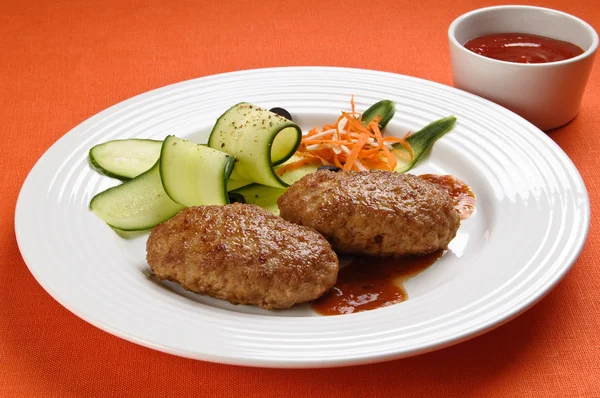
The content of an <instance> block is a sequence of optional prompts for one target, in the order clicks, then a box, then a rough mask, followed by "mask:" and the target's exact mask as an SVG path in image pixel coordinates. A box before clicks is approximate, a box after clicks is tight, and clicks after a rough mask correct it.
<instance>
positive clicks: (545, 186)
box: [15, 67, 589, 367]
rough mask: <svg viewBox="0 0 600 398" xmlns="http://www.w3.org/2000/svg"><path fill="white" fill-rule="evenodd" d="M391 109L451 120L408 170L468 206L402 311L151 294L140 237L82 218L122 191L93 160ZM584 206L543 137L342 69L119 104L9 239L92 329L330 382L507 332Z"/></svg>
mask: <svg viewBox="0 0 600 398" xmlns="http://www.w3.org/2000/svg"><path fill="white" fill-rule="evenodd" d="M352 94H354V95H355V98H356V103H357V107H358V109H359V110H364V109H366V108H367V107H368V106H369V105H370V104H372V103H374V102H376V101H378V100H380V99H391V100H394V101H396V102H397V112H396V116H395V118H394V120H393V121H392V122H391V123H390V125H389V127H388V130H389V131H390V132H395V133H403V132H405V131H406V130H407V129H410V130H413V131H415V130H417V129H419V128H420V127H422V126H424V125H426V124H427V123H429V122H430V121H433V120H435V119H438V118H441V117H444V116H448V115H451V114H453V115H455V116H457V118H458V123H457V125H456V127H455V128H454V130H453V131H452V132H451V133H449V134H447V135H446V136H444V137H443V138H442V139H441V140H439V141H438V142H437V143H436V144H435V146H434V148H433V151H432V152H431V154H430V156H429V157H428V158H427V159H426V160H424V161H423V162H422V163H421V164H420V166H419V167H418V168H417V169H415V170H414V172H415V173H423V172H433V173H443V174H453V175H455V176H457V177H459V178H461V179H463V180H464V181H465V182H467V183H468V184H469V185H470V186H471V188H472V190H473V191H474V192H475V194H476V195H477V200H478V202H477V206H476V211H475V213H474V215H473V216H472V217H471V218H470V219H468V220H467V221H465V222H463V224H462V225H461V227H460V229H459V232H458V235H457V237H456V238H455V239H454V240H453V241H452V242H451V244H450V247H449V249H450V250H449V251H448V252H447V253H446V255H445V256H444V257H443V258H442V259H440V260H439V261H438V262H436V263H435V264H434V265H433V266H431V267H430V268H429V269H427V270H426V271H425V272H423V273H421V274H419V275H418V276H416V277H414V278H413V279H411V280H409V281H408V282H407V283H406V284H405V287H406V289H407V291H408V295H409V299H408V300H407V301H406V302H403V303H400V304H397V305H393V306H390V307H386V308H382V309H378V310H374V311H368V312H361V313H357V314H350V315H342V316H332V317H324V316H318V315H316V314H314V313H313V312H312V311H311V309H310V307H308V306H299V307H297V308H293V309H290V310H285V311H273V312H268V311H263V310H260V309H258V308H254V307H250V306H234V305H230V304H228V303H226V302H224V301H221V300H215V299H211V298H208V297H204V296H199V295H195V294H191V293H187V292H184V291H183V290H181V289H180V288H178V286H177V285H175V284H172V283H164V284H161V283H159V282H155V281H153V280H151V279H148V278H146V276H145V275H144V273H143V272H141V271H142V270H143V269H144V268H146V267H147V265H146V262H145V248H144V244H145V238H146V237H145V236H144V237H140V238H137V239H135V240H123V239H121V238H119V237H117V236H116V235H115V234H114V233H113V232H112V231H111V230H110V229H109V228H108V227H107V226H106V225H105V224H103V222H102V221H101V220H99V219H98V218H97V217H96V216H94V215H93V214H92V213H91V212H90V211H89V210H88V204H89V201H90V199H91V198H92V196H93V195H95V194H96V193H98V192H100V191H101V190H104V189H105V188H107V187H109V186H111V185H114V184H115V181H114V180H111V179H110V178H108V177H104V176H102V175H100V174H98V173H96V172H94V171H92V170H91V169H90V167H89V166H88V164H87V152H88V150H89V148H91V147H92V146H93V145H95V144H98V143H101V142H104V141H108V140H112V139H122V138H129V137H140V138H154V139H162V138H164V137H165V136H166V135H168V134H175V135H177V136H180V137H186V138H189V139H193V140H196V141H198V142H204V141H206V138H207V134H208V132H209V131H210V129H211V127H212V125H213V123H214V121H215V120H216V118H217V117H218V116H219V115H220V114H221V113H222V112H224V111H225V110H226V109H227V108H229V107H230V106H231V105H233V104H235V103H238V102H241V101H248V102H252V103H256V104H258V105H261V106H264V107H267V108H270V107H274V106H281V107H284V108H286V109H288V110H289V111H290V112H291V113H292V114H293V115H294V117H295V119H294V120H295V121H296V122H298V123H299V124H300V125H301V127H303V129H306V128H310V127H312V126H313V125H320V124H323V123H324V122H328V121H331V120H333V119H334V118H335V117H336V116H337V115H339V112H340V111H341V110H345V109H348V107H349V100H350V96H351V95H352ZM588 226H589V202H588V197H587V192H586V189H585V186H584V184H583V182H582V180H581V177H580V176H579V174H578V172H577V170H576V169H575V167H574V166H573V164H572V163H571V161H570V160H569V159H568V157H567V156H566V155H565V154H564V153H563V152H562V151H561V149H560V148H559V147H558V146H557V145H555V144H554V142H552V141H551V140H550V139H549V138H548V137H547V136H546V135H545V134H544V133H542V132H541V131H540V130H538V129H536V128H535V127H534V126H532V125H531V124H529V123H528V122H526V121H525V120H523V119H522V118H520V117H518V116H516V115H515V114H513V113H511V112H509V111H507V110H505V109H504V108H501V107H499V106H497V105H495V104H493V103H491V102H488V101H486V100H483V99H481V98H479V97H476V96H473V95H470V94H467V93H465V92H462V91H459V90H456V89H453V88H450V87H447V86H443V85H440V84H436V83H432V82H428V81H424V80H420V79H416V78H412V77H407V76H401V75H396V74H391V73H384V72H375V71H366V70H357V69H343V68H321V67H300V68H274V69H261V70H251V71H241V72H235V73H228V74H222V75H216V76H209V77H204V78H200V79H195V80H190V81H185V82H182V83H179V84H174V85H171V86H168V87H164V88H160V89H158V90H154V91H151V92H148V93H145V94H142V95H139V96H137V97H134V98H131V99H129V100H127V101H124V102H122V103H120V104H117V105H115V106H113V107H111V108H109V109H107V110H105V111H103V112H101V113H99V114H98V115H96V116H94V117H92V118H90V119H89V120H87V121H85V122H84V123H82V124H81V125H79V126H77V127H76V128H74V129H73V130H71V131H70V132H69V133H67V134H66V135H65V136H64V137H63V138H61V139H60V140H59V141H58V142H56V144H54V145H53V146H52V147H51V148H50V149H49V150H48V151H47V152H46V153H45V154H44V155H43V156H42V157H41V159H40V160H39V161H38V163H37V164H36V165H35V167H34V168H33V170H32V171H31V173H30V174H29V176H28V178H27V180H26V181H25V183H24V185H23V188H22V190H21V193H20V196H19V199H18V203H17V208H16V216H15V228H16V234H17V239H18V243H19V247H20V249H21V252H22V254H23V258H24V259H25V262H26V263H27V265H28V267H29V269H30V270H31V272H32V273H33V275H34V276H35V278H36V279H37V280H38V282H39V283H40V284H41V285H42V286H43V287H44V288H45V289H46V290H47V291H48V292H49V293H50V294H51V295H52V296H53V297H54V298H55V299H56V300H57V301H58V302H60V303H61V304H62V305H64V306H65V307H66V308H68V309H69V310H70V311H72V312H73V313H75V314H76V315H78V316H80V317H81V318H83V319H85V320H86V321H88V322H90V323H92V324H93V325H95V326H97V327H99V328H101V329H103V330H105V331H107V332H109V333H112V334H114V335H117V336H120V337H122V338H124V339H127V340H129V341H132V342H135V343H138V344H142V345H144V346H147V347H151V348H154V349H157V350H160V351H165V352H169V353H172V354H176V355H181V356H185V357H190V358H197V359H202V360H207V361H215V362H222V363H232V364H241V365H251V366H268V367H325V366H341V365H350V364H359V363H367V362H375V361H382V360H389V359H393V358H400V357H405V356H410V355H415V354H419V353H423V352H426V351H431V350H434V349H437V348H441V347H444V346H448V345H451V344H454V343H457V342H460V341H463V340H466V339H468V338H471V337H473V336H475V335H478V334H481V333H483V332H485V331H488V330H490V329H491V328H493V327H495V326H498V325H500V324H502V323H503V322H506V321H507V320H509V319H511V318H513V317H515V316H516V315H518V314H519V313H521V312H522V311H524V310H526V309H527V308H528V307H530V306H531V305H533V304H534V303H535V302H536V301H538V300H539V299H541V298H542V297H543V296H544V295H545V294H546V293H548V292H549V291H550V290H551V289H552V288H553V287H554V286H555V285H556V283H558V282H559V281H560V279H561V278H562V277H563V276H564V275H565V273H566V272H567V271H568V270H569V268H570V267H571V265H572V264H573V262H574V261H575V259H576V258H577V256H578V254H579V252H580V250H581V248H582V246H583V244H584V241H585V238H586V235H587V231H588Z"/></svg>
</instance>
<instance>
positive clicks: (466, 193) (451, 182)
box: [419, 174, 475, 220]
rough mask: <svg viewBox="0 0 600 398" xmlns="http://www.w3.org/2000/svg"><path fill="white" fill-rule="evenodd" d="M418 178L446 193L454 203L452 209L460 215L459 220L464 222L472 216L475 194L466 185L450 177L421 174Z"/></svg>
mask: <svg viewBox="0 0 600 398" xmlns="http://www.w3.org/2000/svg"><path fill="white" fill-rule="evenodd" d="M419 177H420V178H422V179H424V180H425V181H429V182H432V183H434V184H436V185H438V186H439V187H440V188H442V189H443V190H445V191H446V192H448V195H450V197H451V198H452V200H453V201H454V208H455V209H456V211H457V212H458V214H460V219H461V220H466V219H467V218H469V216H470V215H471V214H473V211H474V210H475V194H474V193H473V191H471V188H469V186H468V185H467V184H465V183H464V182H462V181H461V180H459V179H458V178H456V177H454V176H450V175H437V174H422V175H420V176H419Z"/></svg>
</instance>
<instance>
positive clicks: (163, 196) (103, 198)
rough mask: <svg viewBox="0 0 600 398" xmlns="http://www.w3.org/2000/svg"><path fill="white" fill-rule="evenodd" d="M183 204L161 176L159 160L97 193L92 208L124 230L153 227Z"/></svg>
mask: <svg viewBox="0 0 600 398" xmlns="http://www.w3.org/2000/svg"><path fill="white" fill-rule="evenodd" d="M181 209H183V206H182V205H180V204H179V203H176V202H174V201H173V200H171V198H170V197H169V195H167V193H166V192H165V190H164V188H163V185H162V181H161V178H160V164H159V162H156V163H155V164H154V166H152V167H151V168H150V170H148V171H146V172H144V173H142V174H140V175H139V176H137V177H135V178H134V179H132V180H129V181H127V182H125V183H123V184H121V185H117V186H116V187H113V188H109V189H107V190H106V191H103V192H100V193H99V194H97V195H96V196H94V197H93V198H92V200H91V202H90V210H91V211H92V212H94V214H96V215H97V216H98V217H100V218H101V219H102V220H103V221H104V222H105V223H107V224H108V225H109V226H111V227H112V228H116V229H118V230H121V231H143V230H146V229H150V228H152V227H154V226H156V225H158V224H160V223H161V222H163V221H166V220H168V219H169V218H171V217H173V216H174V215H175V214H177V213H178V212H179V211H180V210H181Z"/></svg>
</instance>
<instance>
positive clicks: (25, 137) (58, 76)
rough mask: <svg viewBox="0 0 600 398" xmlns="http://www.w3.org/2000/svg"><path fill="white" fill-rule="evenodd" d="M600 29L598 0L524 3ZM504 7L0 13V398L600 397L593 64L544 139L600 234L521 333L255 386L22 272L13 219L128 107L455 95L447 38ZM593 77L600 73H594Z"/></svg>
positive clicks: (504, 331) (351, 5)
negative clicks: (214, 83)
mask: <svg viewBox="0 0 600 398" xmlns="http://www.w3.org/2000/svg"><path fill="white" fill-rule="evenodd" d="M525 3H530V4H535V5H544V6H547V7H552V8H557V9H560V10H563V11H566V12H570V13H572V14H575V15H577V16H580V17H582V18H584V19H586V20H587V21H588V22H589V23H591V24H592V25H593V26H594V27H595V28H596V30H600V10H599V8H598V2H597V0H578V1H567V0H546V1H533V2H525ZM493 4H500V2H498V1H486V0H455V1H446V2H442V1H439V0H418V1H416V0H413V1H406V0H390V1H381V2H369V1H364V0H362V1H359V0H345V1H339V0H332V1H329V2H325V1H319V0H304V1H298V0H293V1H290V2H284V1H275V0H263V1H249V0H239V1H235V0H219V1H210V2H209V1H198V0H176V1H167V0H144V1H142V0H129V1H127V0H125V1H124V0H121V1H116V0H105V1H98V0H90V1H79V0H37V1H22V0H5V1H2V2H0V126H1V129H0V131H1V137H2V140H1V141H0V142H1V144H0V146H1V148H2V150H1V152H0V166H1V167H0V169H2V170H3V171H4V172H2V173H0V186H1V187H2V190H1V191H0V199H1V200H0V206H1V207H0V210H1V213H2V217H0V222H1V225H0V233H1V234H2V237H1V239H0V253H1V257H0V396H2V397H54V396H56V397H58V396H60V397H87V396H89V397H92V396H94V397H95V396H103V397H104V396H180V395H190V396H222V397H225V396H231V397H237V396H263V397H266V396H286V397H289V396H316V397H337V396H383V395H386V396H460V397H467V396H486V397H492V396H498V397H505V396H522V397H541V396H561V397H567V396H600V377H599V375H600V304H599V303H600V259H599V257H600V235H599V234H598V232H599V231H598V222H597V221H598V218H597V213H596V212H595V210H596V209H597V207H596V206H597V204H598V202H599V201H600V186H599V185H600V176H599V175H598V170H599V169H600V127H599V126H600V65H598V62H596V65H595V69H594V70H593V72H592V76H591V80H590V82H589V85H588V88H587V91H586V95H585V98H584V102H583V105H582V109H581V112H580V114H579V116H578V117H577V118H576V119H575V120H574V121H573V122H572V123H571V124H569V125H567V126H566V127H564V128H562V129H560V130H558V131H555V132H553V133H551V137H552V138H553V139H554V140H555V141H556V142H557V143H558V144H559V145H560V146H561V147H562V148H563V149H564V150H565V151H566V152H567V154H568V155H569V156H570V157H571V158H572V159H573V161H574V162H575V164H576V165H577V167H578V168H579V170H580V172H581V174H582V176H583V178H584V180H585V182H586V184H587V188H588V190H589V195H590V199H591V204H592V225H591V230H590V234H589V239H588V241H587V244H586V246H585V248H584V250H583V252H582V254H581V257H580V258H579V260H578V261H577V263H576V264H575V267H574V268H573V270H572V271H571V272H570V273H569V274H568V275H567V277H566V278H565V279H564V280H563V282H562V283H560V285H559V286H558V287H557V288H556V289H555V290H554V291H553V292H552V293H550V294H549V295H548V296H547V297H546V298H545V299H544V300H543V301H542V302H540V303H539V304H537V305H536V306H535V307H534V308H533V309H531V310H529V311H528V312H526V313H525V314H524V315H522V316H520V317H519V318H517V319H516V320H514V321H512V322H510V323H508V324H506V325H504V326H502V327H500V328H498V329H496V330H494V331H492V332H490V333H488V334H485V335H483V336H480V337H478V338H475V339H473V340H470V341H468V342H465V343H462V344H459V345H457V346H453V347H451V348H447V349H444V350H441V351H437V352H434V353H430V354H426V355H422V356H418V357H413V358H408V359H403V360H397V361H392V362H387V363H381V364H375V365H365V366H357V367H349V368H338V369H322V370H277V369H254V368H244V367H236V366H227V365H219V364H212V363H206V362H200V361H194V360H189V359H184V358H179V357H175V356H171V355H167V354H163V353H160V352H156V351H152V350H150V349H147V348H144V347H141V346H137V345H135V344H132V343H129V342H126V341H124V340H121V339H119V338H117V337H114V336H112V335H110V334H108V333H105V332H103V331H101V330H99V329H96V328H95V327H93V326H91V325H89V324H87V323H86V322H84V321H82V320H80V319H79V318H77V317H76V316H75V315H73V314H71V313H70V312H68V311H67V310H66V309H64V308H63V307H62V306H60V305H59V304H58V303H57V302H55V301H54V300H53V299H52V298H51V297H50V296H49V295H48V294H47V293H46V292H45V291H44V290H43V289H42V288H41V287H40V286H39V285H38V284H37V282H36V281H35V280H34V279H33V277H32V275H31V274H30V273H29V271H28V269H27V267H26V266H25V264H24V262H23V260H22V258H21V256H20V254H19V251H18V248H17V244H16V240H15V235H14V227H13V222H14V207H15V203H16V199H17V195H18V192H19V189H20V186H21V184H22V182H23V181H24V179H25V177H26V175H27V173H28V172H29V170H30V169H31V167H32V166H33V165H34V163H35V162H36V160H37V159H38V157H39V156H41V155H42V153H43V152H44V151H45V150H46V149H47V148H48V147H49V146H50V145H51V144H52V143H53V142H54V141H55V140H57V139H58V138H59V137H61V136H62V135H63V134H65V133H66V132H68V131H69V130H70V129H71V128H73V127H74V126H75V125H77V124H78V123H80V122H82V121H83V120H85V119H86V118H88V117H90V116H92V115H94V114H95V113H97V112H99V111H101V110H103V109H105V108H107V107H109V106H111V105H113V104H115V103H117V102H119V101H121V100H124V99H126V98H129V97H131V96H133V95H136V94H139V93H142V92H144V91H147V90H150V89H153V88H156V87H160V86H163V85H167V84H170V83H174V82H178V81H181V80H185V79H190V78H195V77H200V76H205V75H209V74H214V73H220V72H226V71H233V70H239V69H248V68H258V67H268V66H286V65H337V66H348V67H359V68H368V69H378V70H384V71H390V72H396V73H402V74H407V75H412V76H417V77H421V78H425V79H430V80H434V81H438V82H441V83H445V84H452V81H451V72H450V62H449V56H448V48H447V39H446V31H447V28H448V25H449V24H450V22H451V21H452V20H453V19H454V18H455V17H457V16H458V15H460V14H462V13H464V12H466V11H469V10H471V9H474V8H478V7H482V6H488V5H493ZM597 61H598V60H597Z"/></svg>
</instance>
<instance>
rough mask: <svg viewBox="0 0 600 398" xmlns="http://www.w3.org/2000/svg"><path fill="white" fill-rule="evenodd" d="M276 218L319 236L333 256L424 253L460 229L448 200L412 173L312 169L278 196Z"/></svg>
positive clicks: (432, 185)
mask: <svg viewBox="0 0 600 398" xmlns="http://www.w3.org/2000/svg"><path fill="white" fill-rule="evenodd" d="M277 204H278V207H279V210H280V215H281V217H283V218H285V219H286V220H289V221H291V222H294V223H296V224H299V225H304V226H308V227H312V228H314V229H316V230H317V231H318V232H320V233H321V234H323V236H325V237H326V238H327V239H328V240H329V241H330V242H331V244H332V246H333V248H334V249H335V250H336V251H337V252H338V253H359V254H367V255H376V256H403V255H410V254H426V253H430V252H433V251H435V250H439V249H443V248H445V247H446V246H447V245H448V243H449V242H450V241H451V240H452V239H453V238H454V236H455V235H456V231H457V230H458V227H459V226H460V219H459V215H458V213H457V212H456V210H455V209H454V205H453V202H452V199H451V198H450V196H449V195H448V194H447V193H446V192H445V191H444V190H442V189H440V188H439V187H438V186H437V185H435V184H433V183H430V182H428V181H424V180H423V179H421V178H419V177H417V176H414V175H411V174H399V173H395V172H389V171H379V170H377V171H371V172H356V171H348V172H337V173H336V172H331V171H326V170H322V171H317V172H316V173H312V174H309V175H306V176H304V177H303V178H301V179H300V180H299V181H298V182H296V183H294V184H293V185H292V186H291V187H289V188H288V190H287V191H286V192H285V193H284V194H283V195H282V196H281V197H280V198H279V200H278V202H277Z"/></svg>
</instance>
